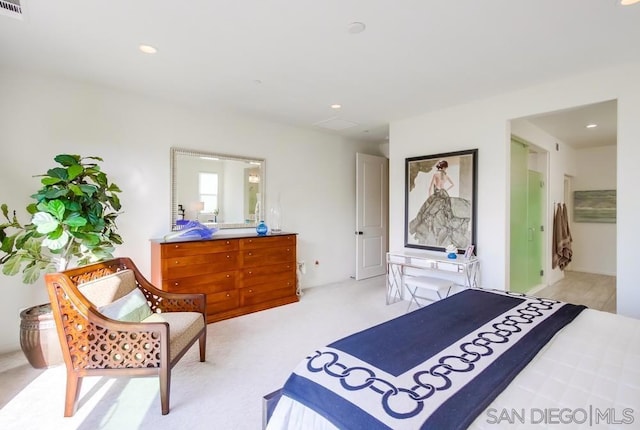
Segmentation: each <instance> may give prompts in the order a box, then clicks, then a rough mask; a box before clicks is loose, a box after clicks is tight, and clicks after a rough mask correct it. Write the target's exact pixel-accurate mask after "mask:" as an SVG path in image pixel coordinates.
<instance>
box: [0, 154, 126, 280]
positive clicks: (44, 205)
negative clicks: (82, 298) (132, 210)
mask: <svg viewBox="0 0 640 430" xmlns="http://www.w3.org/2000/svg"><path fill="white" fill-rule="evenodd" d="M54 160H55V161H56V162H57V163H58V164H59V165H60V166H59V167H54V168H52V169H50V170H48V171H47V173H46V174H44V175H37V176H36V177H41V178H42V179H41V181H40V182H41V183H42V188H41V189H39V190H38V191H37V192H36V193H35V194H33V195H32V196H31V197H32V198H33V199H34V202H32V203H30V204H29V205H28V206H27V208H26V211H27V212H28V213H29V214H30V215H31V222H29V223H26V224H22V223H21V222H20V221H19V220H18V218H17V216H16V212H15V211H13V212H12V213H11V214H10V213H9V208H8V207H7V205H6V204H2V205H1V206H0V210H1V211H2V216H3V217H4V219H5V220H6V221H5V222H4V223H2V224H0V241H1V243H2V244H1V246H0V251H2V253H1V255H2V256H1V257H0V265H1V266H2V273H4V274H5V275H10V276H12V275H16V274H18V273H19V272H20V271H22V280H23V282H24V283H27V284H32V283H34V282H35V281H36V280H37V279H38V278H39V277H40V274H41V273H42V272H53V271H56V270H64V269H66V268H67V267H68V265H69V263H70V262H71V261H72V260H73V261H74V262H75V263H76V264H78V265H83V264H88V263H91V262H95V261H100V260H104V259H108V258H112V257H113V254H112V253H113V251H114V246H115V245H119V244H122V238H121V237H120V235H118V234H117V232H116V231H117V226H116V218H117V217H118V215H119V213H120V212H119V211H120V209H121V205H120V199H119V197H118V193H120V192H121V190H120V188H118V186H117V185H116V184H114V183H110V182H109V180H108V178H107V175H106V174H105V173H104V172H102V171H101V170H100V166H99V165H98V164H97V163H96V162H97V161H103V160H102V158H100V157H81V156H79V155H69V154H60V155H57V156H56V157H55V158H54Z"/></svg>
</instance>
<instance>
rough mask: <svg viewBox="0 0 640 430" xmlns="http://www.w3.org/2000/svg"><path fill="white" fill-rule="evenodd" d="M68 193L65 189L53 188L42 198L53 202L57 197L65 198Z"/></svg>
mask: <svg viewBox="0 0 640 430" xmlns="http://www.w3.org/2000/svg"><path fill="white" fill-rule="evenodd" d="M68 192H69V191H68V190H67V189H65V188H53V189H50V190H47V191H46V192H45V193H44V198H45V199H47V200H55V199H57V198H59V197H64V196H66V195H67V193H68Z"/></svg>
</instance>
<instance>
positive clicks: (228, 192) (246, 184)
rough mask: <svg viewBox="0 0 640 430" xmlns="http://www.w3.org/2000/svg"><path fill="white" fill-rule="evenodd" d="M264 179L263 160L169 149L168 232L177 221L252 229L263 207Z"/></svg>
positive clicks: (175, 225)
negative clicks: (169, 209) (169, 196)
mask: <svg viewBox="0 0 640 430" xmlns="http://www.w3.org/2000/svg"><path fill="white" fill-rule="evenodd" d="M264 178H265V160H264V159H260V158H248V157H241V156H234V155H223V154H215V153H210V152H203V151H194V150H189V149H181V148H171V228H172V230H175V229H176V228H177V224H178V223H179V221H180V220H196V221H200V222H201V223H203V224H205V225H207V226H210V227H218V228H243V227H255V226H256V225H257V222H258V221H260V219H259V217H260V214H261V211H262V209H261V208H264V189H265V188H264ZM256 211H257V212H258V213H257V214H256Z"/></svg>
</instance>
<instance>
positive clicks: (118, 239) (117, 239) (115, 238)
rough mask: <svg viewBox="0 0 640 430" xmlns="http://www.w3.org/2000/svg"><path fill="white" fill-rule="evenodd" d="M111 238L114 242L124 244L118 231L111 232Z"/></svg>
mask: <svg viewBox="0 0 640 430" xmlns="http://www.w3.org/2000/svg"><path fill="white" fill-rule="evenodd" d="M109 240H110V241H111V242H113V243H115V244H116V245H122V243H123V242H122V237H120V235H119V234H116V233H111V234H110V235H109Z"/></svg>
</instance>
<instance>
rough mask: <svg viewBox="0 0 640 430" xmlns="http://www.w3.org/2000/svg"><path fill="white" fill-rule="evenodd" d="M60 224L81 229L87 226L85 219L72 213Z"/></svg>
mask: <svg viewBox="0 0 640 430" xmlns="http://www.w3.org/2000/svg"><path fill="white" fill-rule="evenodd" d="M62 223H63V224H66V225H68V226H69V227H82V226H84V225H86V224H87V219H86V218H84V217H83V216H82V215H80V214H79V213H74V214H71V215H70V216H69V217H68V218H67V219H65V220H64V221H62Z"/></svg>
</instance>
